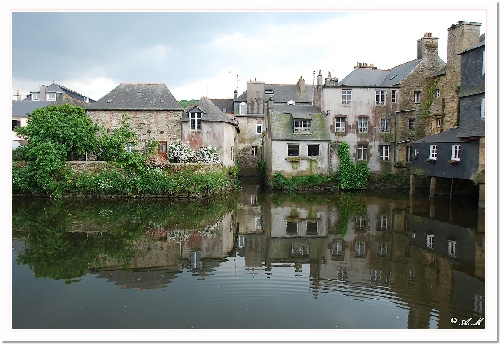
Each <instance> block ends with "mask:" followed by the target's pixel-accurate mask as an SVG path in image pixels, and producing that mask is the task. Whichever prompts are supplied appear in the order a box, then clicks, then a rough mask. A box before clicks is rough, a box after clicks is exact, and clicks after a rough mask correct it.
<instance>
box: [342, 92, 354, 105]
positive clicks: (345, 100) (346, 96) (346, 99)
mask: <svg viewBox="0 0 500 344" xmlns="http://www.w3.org/2000/svg"><path fill="white" fill-rule="evenodd" d="M351 101H352V90H342V104H351Z"/></svg>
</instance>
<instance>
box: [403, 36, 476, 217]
mask: <svg viewBox="0 0 500 344" xmlns="http://www.w3.org/2000/svg"><path fill="white" fill-rule="evenodd" d="M484 54H485V41H484V35H483V36H481V37H480V42H479V43H477V44H474V45H472V46H470V47H469V48H467V49H465V50H464V51H462V52H459V55H460V56H461V61H460V62H461V66H460V90H459V93H458V100H459V104H458V109H459V116H458V118H457V122H458V123H460V126H455V127H453V128H450V129H448V130H444V131H443V132H441V133H438V134H434V135H430V136H426V137H424V138H422V139H420V140H418V141H416V142H414V147H415V150H416V153H418V154H416V155H415V156H414V158H413V161H412V168H411V171H412V174H413V175H412V181H413V180H414V178H415V177H414V175H415V174H424V175H426V176H428V177H430V178H431V188H430V196H431V197H432V196H434V194H435V193H436V189H437V188H438V185H437V183H440V184H442V185H444V188H443V187H441V188H438V191H439V192H440V193H442V190H443V189H446V192H448V193H450V194H452V193H453V192H454V190H453V187H454V184H455V188H456V184H457V183H460V184H459V185H460V189H465V188H474V186H473V183H475V184H477V185H478V186H479V190H478V192H479V207H481V208H484V206H485V178H484V177H485V118H486V116H485V106H484V99H485V55H484ZM413 191H414V190H413V188H412V192H413Z"/></svg>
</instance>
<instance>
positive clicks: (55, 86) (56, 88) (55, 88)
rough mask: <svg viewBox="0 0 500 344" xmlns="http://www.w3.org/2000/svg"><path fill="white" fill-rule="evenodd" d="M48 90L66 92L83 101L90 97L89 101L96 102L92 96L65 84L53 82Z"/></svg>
mask: <svg viewBox="0 0 500 344" xmlns="http://www.w3.org/2000/svg"><path fill="white" fill-rule="evenodd" d="M47 92H55V93H58V94H66V95H68V96H70V97H71V98H74V99H76V100H79V101H81V102H85V100H86V98H87V99H88V101H89V103H95V100H93V99H91V98H88V97H85V96H84V95H82V94H80V93H78V92H76V91H73V90H71V89H69V88H67V87H65V86H63V85H59V84H56V83H52V84H50V85H48V86H47ZM30 93H40V91H36V92H35V91H33V92H30Z"/></svg>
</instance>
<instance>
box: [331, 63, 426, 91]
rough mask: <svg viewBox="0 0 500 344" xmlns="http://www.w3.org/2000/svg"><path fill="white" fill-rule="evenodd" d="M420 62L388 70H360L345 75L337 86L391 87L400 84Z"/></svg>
mask: <svg viewBox="0 0 500 344" xmlns="http://www.w3.org/2000/svg"><path fill="white" fill-rule="evenodd" d="M420 62H422V60H413V61H409V62H406V63H403V64H401V65H398V66H396V67H394V68H391V69H390V70H382V69H372V68H361V69H355V70H353V71H352V72H351V73H349V75H347V76H346V77H345V78H344V79H343V80H342V81H341V82H340V83H339V86H347V87H356V86H357V87H391V86H396V85H399V84H400V83H401V81H403V80H404V79H405V78H406V77H407V76H408V75H409V74H410V73H411V72H412V71H413V70H414V69H415V68H416V67H417V66H418V65H419V64H420Z"/></svg>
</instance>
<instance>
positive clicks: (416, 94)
mask: <svg viewBox="0 0 500 344" xmlns="http://www.w3.org/2000/svg"><path fill="white" fill-rule="evenodd" d="M413 102H414V103H415V104H419V103H420V91H415V92H413Z"/></svg>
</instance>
